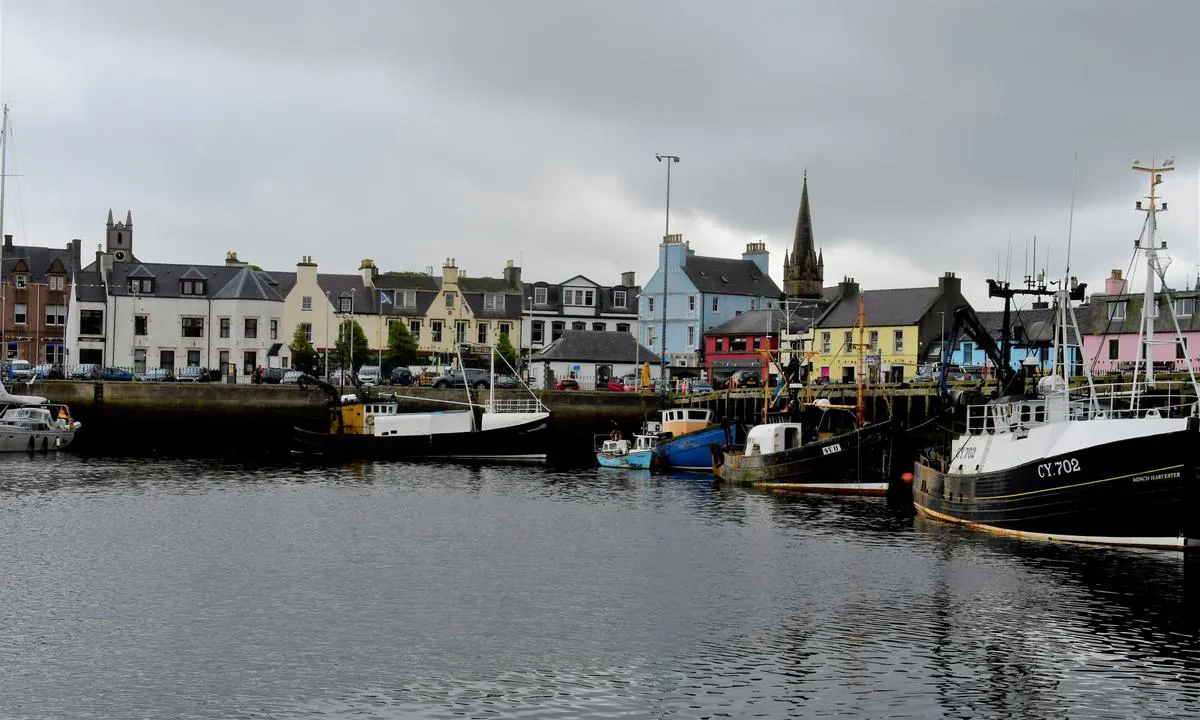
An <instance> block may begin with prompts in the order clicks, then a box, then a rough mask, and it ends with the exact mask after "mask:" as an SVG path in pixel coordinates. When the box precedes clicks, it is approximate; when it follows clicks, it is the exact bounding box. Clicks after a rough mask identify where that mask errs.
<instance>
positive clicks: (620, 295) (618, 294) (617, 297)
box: [613, 290, 625, 309]
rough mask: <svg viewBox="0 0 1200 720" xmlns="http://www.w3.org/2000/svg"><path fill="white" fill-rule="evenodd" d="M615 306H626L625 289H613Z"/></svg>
mask: <svg viewBox="0 0 1200 720" xmlns="http://www.w3.org/2000/svg"><path fill="white" fill-rule="evenodd" d="M613 307H615V308H621V309H624V308H625V291H624V290H613Z"/></svg>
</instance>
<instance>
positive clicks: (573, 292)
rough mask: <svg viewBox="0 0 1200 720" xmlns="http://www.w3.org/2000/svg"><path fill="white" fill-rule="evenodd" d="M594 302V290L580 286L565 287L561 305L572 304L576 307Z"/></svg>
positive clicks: (593, 303)
mask: <svg viewBox="0 0 1200 720" xmlns="http://www.w3.org/2000/svg"><path fill="white" fill-rule="evenodd" d="M595 304H596V293H595V291H594V290H584V289H582V288H567V289H566V290H564V291H563V305H574V306H576V307H591V306H592V305H595Z"/></svg>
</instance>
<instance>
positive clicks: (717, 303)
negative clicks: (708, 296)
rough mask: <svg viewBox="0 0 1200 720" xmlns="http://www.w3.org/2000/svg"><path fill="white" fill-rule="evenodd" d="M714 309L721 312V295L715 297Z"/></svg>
mask: <svg viewBox="0 0 1200 720" xmlns="http://www.w3.org/2000/svg"><path fill="white" fill-rule="evenodd" d="M712 311H713V312H715V313H719V312H721V298H719V297H714V298H713V302H712Z"/></svg>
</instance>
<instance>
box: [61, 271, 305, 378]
mask: <svg viewBox="0 0 1200 720" xmlns="http://www.w3.org/2000/svg"><path fill="white" fill-rule="evenodd" d="M114 260H115V258H113V256H112V254H103V253H101V254H98V257H97V262H96V263H95V264H94V266H92V267H95V268H98V270H95V271H93V272H84V273H80V279H83V280H87V281H88V282H86V283H84V284H83V286H82V287H81V286H79V283H77V289H76V300H77V301H78V302H76V303H73V304H72V317H71V321H72V322H71V323H70V326H71V334H72V335H73V337H72V338H70V339H69V340H68V348H69V349H73V350H74V352H73V355H74V357H75V358H77V362H99V364H103V365H105V366H109V367H122V368H125V369H128V370H130V371H132V372H134V373H135V374H136V373H141V372H145V371H146V370H147V369H150V368H167V369H171V370H173V371H176V373H178V369H179V368H182V367H203V368H208V369H210V370H213V369H221V371H222V373H223V374H227V373H229V372H231V371H232V372H233V373H234V374H236V375H237V377H238V381H239V382H248V381H249V376H250V374H251V373H253V372H254V369H255V368H256V367H258V366H263V367H270V366H277V365H280V364H281V360H280V355H281V352H280V351H281V350H282V349H283V347H284V344H285V342H286V341H287V340H288V338H284V336H283V331H282V319H283V310H284V303H283V298H282V297H281V296H280V294H279V291H278V283H277V282H276V281H275V280H274V279H273V278H272V277H271V276H270V275H268V274H267V273H265V272H262V271H260V270H255V269H253V268H251V267H250V266H249V265H248V264H247V263H244V262H240V261H239V260H238V259H237V254H236V253H229V254H228V256H227V257H226V261H225V264H224V265H181V264H174V263H143V262H137V261H134V262H119V261H116V262H115V261H114ZM96 279H100V280H101V281H102V284H103V289H104V292H103V294H101V293H99V292H97V291H96V289H95V288H94V287H93V286H94V285H95V284H96V283H95V282H94V281H95V280H96ZM101 299H102V300H103V306H102V309H101V302H100V300H101ZM101 312H102V314H100V313H101ZM98 319H99V322H97V320H98ZM97 326H99V327H97ZM97 330H99V334H97Z"/></svg>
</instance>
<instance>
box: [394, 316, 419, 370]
mask: <svg viewBox="0 0 1200 720" xmlns="http://www.w3.org/2000/svg"><path fill="white" fill-rule="evenodd" d="M416 361H417V341H416V340H414V339H413V336H412V333H410V332H409V331H408V326H407V325H406V324H405V323H404V321H402V320H401V321H397V322H393V323H392V324H391V325H390V326H388V353H387V362H388V365H389V366H391V367H401V366H404V367H408V366H409V365H412V364H413V363H415V362H416Z"/></svg>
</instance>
